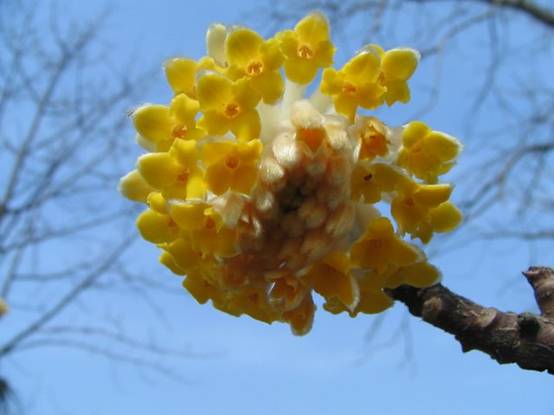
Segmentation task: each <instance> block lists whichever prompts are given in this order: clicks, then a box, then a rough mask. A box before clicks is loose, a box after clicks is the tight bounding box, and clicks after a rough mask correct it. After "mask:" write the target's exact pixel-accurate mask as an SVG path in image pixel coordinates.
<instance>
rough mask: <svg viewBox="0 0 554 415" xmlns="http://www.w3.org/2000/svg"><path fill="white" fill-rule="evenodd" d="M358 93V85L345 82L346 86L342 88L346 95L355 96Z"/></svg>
mask: <svg viewBox="0 0 554 415" xmlns="http://www.w3.org/2000/svg"><path fill="white" fill-rule="evenodd" d="M356 91H357V88H356V85H354V84H352V83H350V82H345V83H344V85H343V86H342V92H343V93H345V94H346V95H354V94H355V93H356Z"/></svg>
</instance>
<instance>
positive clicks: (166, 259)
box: [160, 251, 186, 275]
mask: <svg viewBox="0 0 554 415" xmlns="http://www.w3.org/2000/svg"><path fill="white" fill-rule="evenodd" d="M160 262H161V263H162V264H163V265H165V266H166V267H167V268H168V269H169V270H170V271H171V272H173V273H174V274H176V275H185V274H186V273H185V271H183V270H182V269H181V268H180V267H179V266H178V265H177V263H176V262H175V260H174V259H173V257H172V256H171V254H170V253H169V252H166V251H164V252H162V254H161V255H160Z"/></svg>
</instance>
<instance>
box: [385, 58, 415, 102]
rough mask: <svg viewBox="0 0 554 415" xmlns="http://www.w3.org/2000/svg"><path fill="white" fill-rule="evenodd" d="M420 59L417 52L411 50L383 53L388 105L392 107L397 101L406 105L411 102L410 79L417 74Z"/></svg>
mask: <svg viewBox="0 0 554 415" xmlns="http://www.w3.org/2000/svg"><path fill="white" fill-rule="evenodd" d="M419 57H420V56H419V53H418V52H417V51H415V50H413V49H409V48H398V49H391V50H388V51H386V52H384V53H382V55H381V70H382V82H383V84H384V86H385V87H386V89H387V92H386V93H385V101H386V103H387V105H389V106H390V105H392V104H394V103H395V102H397V101H399V102H404V103H406V102H408V101H409V100H410V89H409V88H408V79H410V78H411V76H412V75H413V73H414V72H415V70H416V68H417V65H418V63H419Z"/></svg>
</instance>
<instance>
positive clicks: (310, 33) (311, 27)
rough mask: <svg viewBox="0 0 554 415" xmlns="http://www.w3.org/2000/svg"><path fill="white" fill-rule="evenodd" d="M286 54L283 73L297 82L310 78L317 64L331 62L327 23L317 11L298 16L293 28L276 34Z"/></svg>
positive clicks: (318, 65)
mask: <svg viewBox="0 0 554 415" xmlns="http://www.w3.org/2000/svg"><path fill="white" fill-rule="evenodd" d="M276 39H277V40H278V41H279V43H280V45H281V50H282V51H283V54H284V56H285V65H284V66H285V74H286V75H287V78H289V79H290V80H291V81H293V82H296V83H298V84H307V83H309V82H311V81H312V80H313V79H314V78H315V76H316V74H317V71H318V69H319V68H326V67H327V66H330V65H331V64H332V63H333V55H334V54H335V47H334V46H333V43H331V41H330V34H329V23H328V22H327V19H326V18H325V16H323V15H322V14H320V13H312V14H310V15H308V16H306V17H304V18H303V19H302V20H300V21H299V22H298V23H297V24H296V26H295V28H294V30H285V31H283V32H280V33H278V34H277V35H276Z"/></svg>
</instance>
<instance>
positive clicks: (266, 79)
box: [225, 28, 284, 104]
mask: <svg viewBox="0 0 554 415" xmlns="http://www.w3.org/2000/svg"><path fill="white" fill-rule="evenodd" d="M225 56H226V59H227V62H228V64H229V68H228V69H227V74H228V75H229V76H230V77H231V78H233V79H240V78H247V79H248V80H249V84H250V86H252V88H253V89H254V90H256V91H257V92H258V93H259V94H260V95H261V96H262V99H263V101H264V102H265V103H266V104H273V103H275V102H276V101H277V100H278V99H279V98H281V96H282V95H283V91H284V83H283V78H282V77H281V74H280V73H279V68H280V67H281V64H282V63H283V55H282V54H281V51H280V49H279V43H278V42H277V41H276V40H275V39H271V40H267V41H264V39H263V38H262V37H261V36H260V35H259V34H258V33H256V32H254V31H253V30H250V29H246V28H238V29H235V30H233V31H232V32H231V33H230V34H229V35H228V36H227V38H226V41H225Z"/></svg>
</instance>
